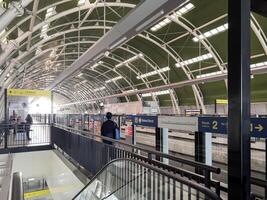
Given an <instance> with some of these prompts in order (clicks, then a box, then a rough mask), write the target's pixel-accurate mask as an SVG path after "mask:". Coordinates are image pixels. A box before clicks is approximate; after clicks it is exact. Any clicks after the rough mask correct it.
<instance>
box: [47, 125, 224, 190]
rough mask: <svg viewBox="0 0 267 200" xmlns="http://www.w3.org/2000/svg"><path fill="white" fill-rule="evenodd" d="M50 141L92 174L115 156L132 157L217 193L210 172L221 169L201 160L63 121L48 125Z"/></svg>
mask: <svg viewBox="0 0 267 200" xmlns="http://www.w3.org/2000/svg"><path fill="white" fill-rule="evenodd" d="M51 130H52V131H51V138H52V144H54V145H56V147H57V148H59V149H61V150H62V151H63V152H65V153H66V154H68V155H69V156H70V157H71V158H73V159H74V160H75V161H76V162H78V163H79V164H80V165H81V166H83V167H84V168H85V169H87V170H88V172H89V173H91V174H92V176H93V175H95V174H96V173H97V172H98V171H99V170H100V169H101V168H102V167H103V166H105V165H106V164H107V163H108V162H110V161H111V160H113V159H117V158H134V159H137V160H141V161H143V162H145V163H149V164H150V165H154V166H157V167H159V168H161V169H163V170H167V171H171V172H173V173H175V174H180V175H181V176H184V177H186V178H187V179H190V180H194V181H195V182H197V183H200V184H203V185H205V187H207V188H213V189H214V190H215V191H216V193H217V194H218V195H220V183H219V182H218V181H214V180H212V179H211V173H220V169H219V168H216V167H213V166H208V165H205V164H203V163H199V162H195V161H191V160H186V159H182V158H178V157H174V156H171V155H168V154H164V153H161V152H158V151H153V150H147V149H144V148H140V147H137V146H134V145H130V144H126V143H123V142H120V141H116V140H113V139H110V138H106V137H102V136H99V135H94V134H90V133H88V132H85V131H80V130H76V129H72V128H69V127H66V126H62V125H54V126H52V128H51ZM103 139H104V140H107V141H110V142H113V143H114V144H113V145H109V144H106V143H103V142H102V140H103ZM156 158H166V159H169V160H172V161H173V162H178V163H181V164H183V165H189V166H191V167H193V168H195V169H198V170H200V171H202V172H203V175H201V174H197V173H194V172H191V171H188V170H184V169H182V168H177V167H175V166H172V165H166V164H164V163H163V162H160V161H159V160H156Z"/></svg>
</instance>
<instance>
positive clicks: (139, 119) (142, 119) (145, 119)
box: [133, 115, 158, 127]
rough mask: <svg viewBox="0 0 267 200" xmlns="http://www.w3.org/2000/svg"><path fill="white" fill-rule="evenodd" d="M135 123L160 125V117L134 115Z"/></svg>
mask: <svg viewBox="0 0 267 200" xmlns="http://www.w3.org/2000/svg"><path fill="white" fill-rule="evenodd" d="M133 124H134V125H137V126H148V127H158V117H157V116H146V115H137V116H133Z"/></svg>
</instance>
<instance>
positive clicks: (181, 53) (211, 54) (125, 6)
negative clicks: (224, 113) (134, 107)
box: [0, 0, 267, 113]
mask: <svg viewBox="0 0 267 200" xmlns="http://www.w3.org/2000/svg"><path fill="white" fill-rule="evenodd" d="M157 1H159V0H154V4H152V5H153V6H151V2H152V1H151V0H149V1H145V2H144V1H138V0H106V1H104V0H90V1H89V0H46V1H43V0H34V1H33V0H22V2H10V1H9V2H8V3H7V2H6V1H2V7H3V8H1V10H0V12H2V15H0V39H1V50H0V85H2V86H3V87H2V88H7V87H11V88H27V89H52V90H53V91H54V92H55V93H57V94H58V95H59V96H61V97H62V98H65V99H67V100H68V101H67V102H69V103H72V104H75V105H78V106H79V107H80V108H81V109H90V108H95V107H97V106H98V103H99V102H103V101H108V100H109V99H111V98H116V99H117V101H119V102H129V101H141V100H144V101H151V100H153V101H157V102H158V103H159V105H160V106H172V107H173V108H174V109H175V111H176V113H179V112H180V110H179V106H181V105H196V106H197V107H198V108H201V109H202V110H203V112H204V113H205V105H208V104H212V103H214V100H215V99H223V98H227V81H226V78H227V30H228V23H227V21H228V19H227V1H226V0H216V1H214V0H201V1H199V0H190V1H180V2H179V1H177V2H179V4H178V3H177V6H178V7H172V9H170V8H168V9H167V10H168V12H163V11H164V10H163V11H157V10H156V4H157ZM0 2H1V1H0ZM159 2H160V1H159ZM149 3H150V4H149ZM145 4H147V5H145ZM146 6H150V7H149V8H151V12H150V13H145V12H142V8H144V9H145V8H146ZM154 7H155V8H154ZM165 7H168V6H167V5H165ZM169 7H170V6H169ZM5 8H6V10H5ZM23 8H25V9H23ZM138 9H139V10H138ZM144 9H143V10H144ZM152 9H155V11H157V12H152ZM135 11H138V12H139V15H137V14H138V12H135ZM138 20H139V21H138ZM266 22H267V20H266V18H264V17H263V16H260V15H258V14H256V13H254V12H251V38H252V39H251V41H252V43H251V82H252V85H251V89H252V101H253V102H263V101H266V100H267V88H266V87H265V84H266V83H267V76H266V74H265V73H266V72H267V57H266V54H267V38H266V32H267V23H266ZM133 25H136V26H133ZM68 105H70V104H68Z"/></svg>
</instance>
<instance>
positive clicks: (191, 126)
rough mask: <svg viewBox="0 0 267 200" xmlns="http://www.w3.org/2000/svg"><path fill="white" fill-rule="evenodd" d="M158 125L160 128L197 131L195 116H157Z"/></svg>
mask: <svg viewBox="0 0 267 200" xmlns="http://www.w3.org/2000/svg"><path fill="white" fill-rule="evenodd" d="M158 126H159V127H160V128H169V129H174V130H183V131H191V132H195V131H198V118H197V117H176V116H159V117H158Z"/></svg>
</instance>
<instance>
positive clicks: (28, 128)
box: [25, 114, 32, 140]
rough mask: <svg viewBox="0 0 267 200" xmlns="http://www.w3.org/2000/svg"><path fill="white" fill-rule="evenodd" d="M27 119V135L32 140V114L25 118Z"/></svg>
mask: <svg viewBox="0 0 267 200" xmlns="http://www.w3.org/2000/svg"><path fill="white" fill-rule="evenodd" d="M25 121H26V126H25V129H26V136H27V139H28V140H31V138H30V129H31V125H32V116H31V115H30V114H28V115H27V117H26V119H25Z"/></svg>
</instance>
